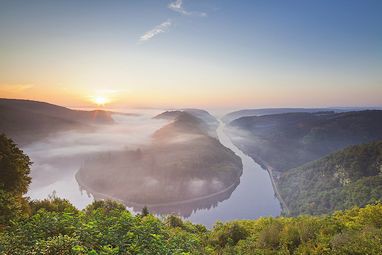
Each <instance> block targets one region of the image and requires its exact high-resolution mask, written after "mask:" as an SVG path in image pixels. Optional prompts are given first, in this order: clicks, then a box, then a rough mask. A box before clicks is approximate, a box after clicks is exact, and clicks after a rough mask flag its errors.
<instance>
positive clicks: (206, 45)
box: [0, 0, 382, 109]
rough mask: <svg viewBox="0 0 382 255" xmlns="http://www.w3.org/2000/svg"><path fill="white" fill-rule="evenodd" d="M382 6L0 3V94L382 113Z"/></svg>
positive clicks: (286, 0) (208, 1) (370, 2)
mask: <svg viewBox="0 0 382 255" xmlns="http://www.w3.org/2000/svg"><path fill="white" fill-rule="evenodd" d="M381 13H382V1H380V0H357V1H355V0H336V1H333V0H283V1H280V0H262V1H260V0H248V1H244V0H155V1H154V0H152V1H149V0H136V1H133V0H108V1H106V0H89V1H85V0H65V1H64V0H57V1H51V0H33V1H31V0H24V1H21V0H0V97H4V98H23V99H32V100H39V101H47V102H51V103H55V104H60V105H64V106H69V107H92V106H94V105H95V104H102V105H107V106H110V107H154V108H155V107H161V108H181V107H198V108H235V109H240V108H258V107H321V106H322V107H329V106H382V15H381Z"/></svg>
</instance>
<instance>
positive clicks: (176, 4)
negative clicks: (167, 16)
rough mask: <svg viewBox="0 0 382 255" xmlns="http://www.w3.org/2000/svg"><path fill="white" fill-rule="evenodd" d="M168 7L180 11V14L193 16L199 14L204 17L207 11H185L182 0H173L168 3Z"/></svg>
mask: <svg viewBox="0 0 382 255" xmlns="http://www.w3.org/2000/svg"><path fill="white" fill-rule="evenodd" d="M168 8H169V9H170V10H173V11H175V12H178V13H180V14H182V15H187V16H192V15H195V16H201V17H206V16H207V13H205V12H190V11H186V10H185V9H184V8H183V1H182V0H175V2H172V3H170V4H169V5H168Z"/></svg>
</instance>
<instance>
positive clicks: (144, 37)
mask: <svg viewBox="0 0 382 255" xmlns="http://www.w3.org/2000/svg"><path fill="white" fill-rule="evenodd" d="M171 25H172V22H171V20H170V19H168V20H166V21H165V22H162V23H161V24H159V25H157V26H156V27H154V28H153V29H151V30H149V31H147V32H146V33H144V34H143V35H142V36H141V37H140V38H139V42H146V41H148V40H150V39H152V38H153V37H154V36H156V35H159V34H161V33H164V32H166V31H168V29H169V28H170V26H171Z"/></svg>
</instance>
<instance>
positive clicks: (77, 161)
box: [23, 117, 281, 227]
mask: <svg viewBox="0 0 382 255" xmlns="http://www.w3.org/2000/svg"><path fill="white" fill-rule="evenodd" d="M124 118H125V119H123V120H122V121H121V120H120V124H121V127H123V126H124V125H126V124H127V123H129V124H131V123H132V121H133V120H134V118H136V117H124ZM149 119H151V117H150V118H147V119H143V121H147V120H149ZM134 121H135V122H136V123H138V124H136V125H137V130H139V132H140V133H141V132H142V130H145V132H146V133H147V134H146V136H147V137H148V136H149V135H148V134H151V133H152V132H153V130H155V129H156V128H158V127H159V126H160V125H163V123H158V122H156V123H151V124H150V128H147V129H144V128H143V127H144V126H143V124H142V123H143V122H142V123H141V122H139V121H137V120H134ZM150 121H151V120H150ZM145 123H146V122H145ZM129 126H130V129H131V125H129ZM224 129H225V125H224V123H223V122H220V124H219V126H218V128H217V136H218V139H219V141H220V143H221V144H223V145H224V146H226V147H227V148H229V149H231V150H232V151H233V152H234V153H235V154H236V155H238V156H239V157H240V158H241V160H242V163H243V174H242V176H241V177H240V181H239V180H238V181H237V183H236V184H235V185H233V186H232V188H231V189H230V190H228V191H227V192H225V193H224V194H219V195H217V196H216V197H212V198H208V199H205V200H200V201H195V202H192V203H182V204H179V205H173V208H174V212H177V211H179V212H180V214H181V215H182V216H183V217H185V218H186V219H187V220H190V221H192V222H194V223H201V224H204V225H206V226H208V227H211V226H212V225H213V224H214V223H215V222H216V221H218V220H219V221H228V220H234V219H256V218H259V217H262V216H278V215H280V212H281V207H280V203H279V201H278V199H277V198H276V197H275V192H274V190H273V187H272V183H271V180H270V177H269V175H268V172H267V171H265V170H263V169H262V168H261V167H260V165H258V164H257V163H256V162H255V161H254V160H253V159H252V158H250V157H249V156H247V155H246V154H244V153H243V152H242V151H241V150H240V149H238V148H237V147H236V146H235V145H234V144H233V143H232V142H231V140H230V138H229V137H228V136H227V135H226V133H225V132H224ZM122 131H123V132H122V134H123V135H124V136H126V135H125V134H126V133H127V132H136V130H124V129H122ZM104 133H105V134H104V135H100V134H75V135H73V134H72V135H71V136H70V138H69V137H68V136H67V135H66V136H64V138H59V137H53V138H50V139H47V140H46V141H41V142H39V143H36V144H33V145H32V146H28V147H26V148H23V149H24V151H25V152H26V153H27V154H28V155H29V156H30V157H31V159H32V161H33V162H34V164H33V166H32V172H31V174H32V180H33V181H32V184H31V187H30V190H29V192H28V194H27V195H28V196H30V197H31V198H32V199H42V198H46V197H47V196H48V195H49V194H52V192H53V191H55V193H56V195H57V196H59V197H63V198H66V199H68V200H69V201H71V202H72V203H73V204H74V205H75V206H76V207H77V208H79V209H82V208H84V207H85V206H86V205H87V204H89V203H91V202H92V201H93V200H94V198H93V196H92V195H91V194H88V193H87V192H85V191H83V190H81V189H80V187H79V185H78V183H77V182H76V180H75V174H76V172H77V170H78V169H79V168H80V167H81V164H82V162H83V161H84V159H85V158H86V157H87V156H89V155H91V153H93V152H96V151H99V150H101V151H102V150H106V151H107V150H109V149H110V148H111V147H113V148H117V149H118V148H122V147H123V144H122V143H121V144H118V142H120V141H124V139H122V137H120V136H115V130H106V131H104ZM111 139H114V140H113V141H110V140H111ZM89 141H92V143H90V142H89ZM133 142H135V141H132V142H131V144H132V143H133ZM100 144H103V147H100ZM89 150H90V151H91V153H90V152H89ZM130 209H131V210H132V208H130ZM185 210H186V213H182V212H184V211H185ZM155 211H156V210H154V212H155ZM157 212H160V210H158V211H157Z"/></svg>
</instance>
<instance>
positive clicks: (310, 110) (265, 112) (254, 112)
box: [222, 107, 382, 123]
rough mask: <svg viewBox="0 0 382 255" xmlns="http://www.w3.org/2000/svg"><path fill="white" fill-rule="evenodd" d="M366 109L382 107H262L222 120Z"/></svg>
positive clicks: (228, 115)
mask: <svg viewBox="0 0 382 255" xmlns="http://www.w3.org/2000/svg"><path fill="white" fill-rule="evenodd" d="M365 110H382V107H329V108H260V109H244V110H239V111H234V112H230V113H228V114H226V115H224V116H223V118H222V120H223V121H224V122H225V123H229V122H231V121H233V120H236V119H239V118H241V117H248V116H262V115H271V114H281V113H293V112H307V113H315V112H337V113H339V112H351V111H365Z"/></svg>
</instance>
